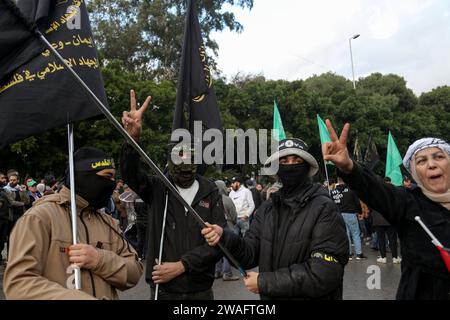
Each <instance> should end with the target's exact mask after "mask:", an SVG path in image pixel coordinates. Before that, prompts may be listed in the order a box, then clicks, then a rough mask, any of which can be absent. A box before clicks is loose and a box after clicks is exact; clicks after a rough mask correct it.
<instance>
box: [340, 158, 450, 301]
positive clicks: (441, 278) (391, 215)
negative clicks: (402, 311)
mask: <svg viewBox="0 0 450 320" xmlns="http://www.w3.org/2000/svg"><path fill="white" fill-rule="evenodd" d="M339 175H340V176H342V178H343V179H344V181H345V182H346V183H347V184H348V185H349V186H350V187H351V188H352V189H353V190H354V191H355V192H356V194H357V195H358V196H359V197H360V198H361V200H362V201H364V203H366V204H367V205H368V206H369V207H371V208H374V209H375V210H377V211H378V212H379V213H381V214H382V215H383V216H384V217H385V218H386V220H387V221H388V222H389V223H390V224H391V225H392V226H393V227H394V228H395V229H396V230H397V232H398V236H399V238H400V241H401V245H402V276H401V279H400V283H399V288H398V291H397V299H408V300H409V299H427V300H428V299H450V273H449V272H448V271H447V269H446V267H445V264H444V262H443V260H442V258H441V256H440V253H439V251H438V250H437V249H436V248H435V247H434V245H433V244H432V243H431V239H430V237H429V236H428V235H427V234H426V232H425V231H424V230H423V229H422V227H421V226H420V225H419V224H418V223H417V222H416V221H415V220H414V217H415V216H419V217H421V219H422V221H423V222H424V223H425V225H427V226H428V228H429V229H430V230H431V232H432V233H433V234H434V235H435V236H436V237H437V238H438V239H439V241H440V242H441V243H442V244H443V245H444V246H449V245H450V211H449V210H447V209H446V208H444V207H443V206H441V205H440V204H438V203H435V202H433V201H432V200H430V199H429V198H427V197H426V196H425V195H424V194H423V193H422V191H421V189H420V188H416V189H414V190H407V189H405V188H403V187H395V186H393V185H391V184H386V183H385V182H384V181H383V180H382V179H381V178H380V177H377V176H376V175H375V174H373V173H372V172H371V171H369V170H367V169H365V168H362V167H360V166H359V165H357V164H355V165H354V168H353V170H352V172H351V173H350V174H348V175H346V174H343V173H342V172H340V173H339Z"/></svg>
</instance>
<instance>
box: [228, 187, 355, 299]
mask: <svg viewBox="0 0 450 320" xmlns="http://www.w3.org/2000/svg"><path fill="white" fill-rule="evenodd" d="M281 191H282V190H280V191H279V192H277V193H275V194H274V195H273V199H272V201H266V202H264V203H263V204H262V205H261V207H260V208H259V209H258V214H257V215H256V216H255V219H254V221H253V223H252V224H251V226H250V230H249V231H248V232H247V233H246V235H245V238H244V239H243V240H242V239H240V238H239V237H237V236H235V235H233V234H232V233H230V232H227V231H225V232H224V236H223V238H224V241H225V245H226V246H227V247H228V248H230V251H231V252H232V254H234V255H235V256H236V258H237V259H238V261H240V262H241V263H242V264H243V267H244V268H246V269H250V268H254V267H255V266H258V265H259V272H260V273H259V277H258V287H259V292H260V295H261V298H262V299H342V282H343V277H344V267H345V265H346V264H347V262H348V240H347V234H346V231H345V224H344V221H343V219H342V217H341V215H340V214H339V210H338V208H337V207H336V205H335V203H334V202H333V200H331V198H330V197H329V195H328V193H327V192H326V191H325V190H324V189H323V188H322V186H320V185H318V184H312V183H307V184H305V185H303V186H301V187H299V188H297V190H295V192H294V193H291V194H293V196H290V197H289V198H288V199H284V197H283V196H282V193H281Z"/></svg>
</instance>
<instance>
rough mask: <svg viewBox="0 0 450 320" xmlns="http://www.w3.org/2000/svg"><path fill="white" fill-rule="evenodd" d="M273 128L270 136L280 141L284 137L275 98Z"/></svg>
mask: <svg viewBox="0 0 450 320" xmlns="http://www.w3.org/2000/svg"><path fill="white" fill-rule="evenodd" d="M273 130H274V131H273V132H272V137H273V138H274V139H275V140H277V141H281V140H283V139H286V134H285V133H284V128H283V122H282V121H281V116H280V112H279V111H278V107H277V103H276V101H275V100H274V101H273ZM277 130H278V131H277Z"/></svg>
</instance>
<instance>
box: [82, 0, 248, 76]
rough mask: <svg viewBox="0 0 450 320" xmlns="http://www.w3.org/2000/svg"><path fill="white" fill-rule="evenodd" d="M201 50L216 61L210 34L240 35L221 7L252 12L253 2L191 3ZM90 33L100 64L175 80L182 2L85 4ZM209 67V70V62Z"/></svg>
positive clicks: (213, 0) (92, 1)
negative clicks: (112, 62)
mask: <svg viewBox="0 0 450 320" xmlns="http://www.w3.org/2000/svg"><path fill="white" fill-rule="evenodd" d="M196 4H197V10H198V14H199V21H200V26H201V29H202V32H203V39H204V41H205V46H206V48H208V49H209V50H210V51H211V52H212V53H213V55H214V56H217V52H218V48H219V47H218V44H217V42H216V41H214V40H213V39H212V38H211V33H212V32H213V31H222V30H224V29H225V28H228V29H230V30H231V31H237V32H240V31H242V30H243V26H242V25H241V24H240V23H239V22H238V21H236V18H235V16H234V14H233V13H232V12H230V11H226V10H224V9H223V8H224V5H225V4H230V5H237V6H238V7H242V8H246V7H247V8H249V9H251V8H252V7H253V0H239V1H234V0H201V1H196ZM88 9H89V11H90V13H91V15H90V17H91V22H92V25H93V32H94V36H95V38H96V41H97V42H98V43H97V45H98V47H99V49H100V50H99V51H100V55H101V57H103V61H105V62H106V63H107V62H109V61H110V60H113V59H118V60H121V61H123V63H124V67H125V68H126V70H128V71H130V72H135V73H137V74H139V75H140V76H141V77H144V78H147V79H158V80H159V79H167V80H173V81H174V80H176V78H177V74H178V70H179V60H180V56H181V48H182V40H183V29H184V18H185V11H186V0H146V1H138V0H130V1H129V0H90V1H89V6H88ZM209 63H210V65H211V66H212V67H213V69H215V68H214V67H215V63H214V58H213V57H210V61H209Z"/></svg>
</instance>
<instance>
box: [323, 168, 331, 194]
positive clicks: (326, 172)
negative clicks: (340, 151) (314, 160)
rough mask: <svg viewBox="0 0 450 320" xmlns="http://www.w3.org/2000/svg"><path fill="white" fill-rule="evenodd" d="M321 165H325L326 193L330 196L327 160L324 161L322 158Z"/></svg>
mask: <svg viewBox="0 0 450 320" xmlns="http://www.w3.org/2000/svg"><path fill="white" fill-rule="evenodd" d="M323 165H324V166H325V176H326V177H327V185H328V194H329V195H330V196H331V189H330V179H328V169H327V162H326V161H325V159H323Z"/></svg>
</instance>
